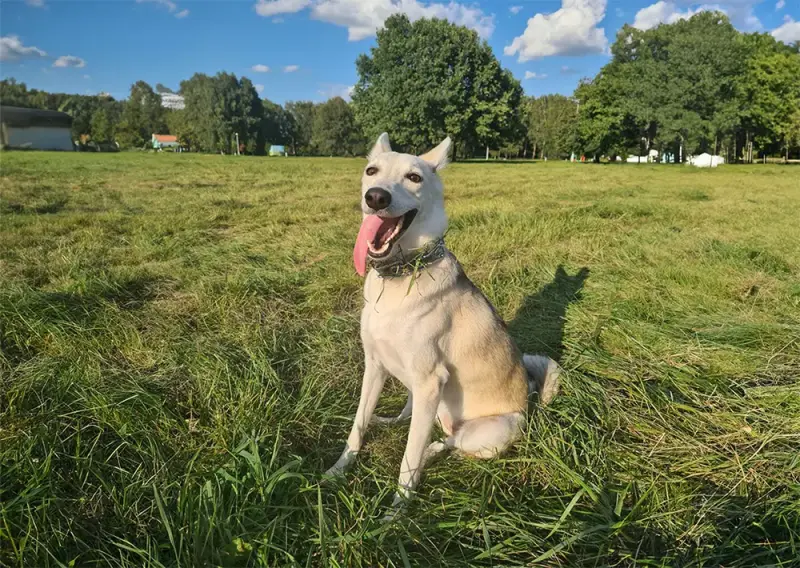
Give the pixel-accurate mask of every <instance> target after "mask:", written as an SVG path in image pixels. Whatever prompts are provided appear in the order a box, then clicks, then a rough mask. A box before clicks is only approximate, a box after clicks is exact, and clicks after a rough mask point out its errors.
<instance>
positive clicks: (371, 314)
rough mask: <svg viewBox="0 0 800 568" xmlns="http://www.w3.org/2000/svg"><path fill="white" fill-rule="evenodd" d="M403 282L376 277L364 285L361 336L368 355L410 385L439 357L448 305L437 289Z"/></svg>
mask: <svg viewBox="0 0 800 568" xmlns="http://www.w3.org/2000/svg"><path fill="white" fill-rule="evenodd" d="M418 284H420V283H415V284H414V286H411V287H409V285H408V282H405V281H403V280H398V281H392V280H382V279H380V278H377V277H374V278H372V279H370V280H368V282H367V285H366V286H365V290H364V292H365V294H364V296H365V304H364V310H363V312H362V314H361V337H362V340H363V343H364V349H365V351H366V353H367V356H372V357H375V358H377V359H378V360H379V361H380V363H381V364H382V365H383V366H384V367H385V368H386V370H387V371H389V373H391V374H392V375H393V376H395V377H396V378H398V379H399V380H400V381H402V382H403V383H405V384H406V386H409V382H410V381H411V380H412V379H413V377H414V376H415V375H419V374H424V373H425V372H426V370H425V369H426V367H428V366H429V365H431V364H432V361H434V360H435V359H436V358H437V352H438V350H439V348H440V345H441V343H442V342H441V339H442V338H443V336H444V335H445V334H446V333H447V331H448V326H449V321H450V318H449V313H448V309H447V303H448V302H447V301H446V299H445V298H444V297H443V296H446V292H443V290H442V287H441V284H442V282H441V281H439V282H438V285H437V287H436V289H433V288H431V287H430V286H425V285H424V284H421V285H420V287H419V288H416V286H417V285H418Z"/></svg>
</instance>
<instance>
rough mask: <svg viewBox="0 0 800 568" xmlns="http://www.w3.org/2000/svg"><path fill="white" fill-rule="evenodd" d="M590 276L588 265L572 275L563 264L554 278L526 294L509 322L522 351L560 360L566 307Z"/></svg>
mask: <svg viewBox="0 0 800 568" xmlns="http://www.w3.org/2000/svg"><path fill="white" fill-rule="evenodd" d="M588 277H589V269H588V268H587V267H583V268H581V269H580V270H579V271H578V272H577V273H576V274H574V275H572V276H570V275H569V274H568V273H567V271H566V270H565V269H564V266H563V265H562V266H559V267H558V268H557V269H556V274H555V277H554V278H553V281H552V282H550V283H548V284H546V285H545V286H544V287H543V288H542V289H541V290H539V292H537V293H536V294H533V295H531V296H528V297H526V298H525V300H524V301H523V303H522V306H520V308H519V310H517V313H516V315H515V316H514V319H513V320H511V321H510V322H509V323H508V332H509V334H510V335H511V337H513V338H514V341H516V343H517V345H518V346H519V347H520V349H521V350H522V351H523V353H534V354H539V355H547V356H548V357H550V358H551V359H554V360H555V361H557V362H561V357H562V355H563V351H564V324H565V322H566V314H567V307H568V306H569V305H570V304H571V303H573V302H577V301H578V300H580V299H581V291H582V290H583V285H584V283H585V282H586V279H587V278H588Z"/></svg>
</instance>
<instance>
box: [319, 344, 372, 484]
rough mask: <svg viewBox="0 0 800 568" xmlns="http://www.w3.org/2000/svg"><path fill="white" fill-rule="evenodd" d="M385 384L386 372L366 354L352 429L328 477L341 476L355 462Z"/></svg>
mask: <svg viewBox="0 0 800 568" xmlns="http://www.w3.org/2000/svg"><path fill="white" fill-rule="evenodd" d="M385 382H386V370H385V369H384V368H383V365H381V364H380V363H379V362H378V361H377V360H375V358H374V357H371V356H370V355H369V354H367V355H366V356H365V358H364V379H363V380H362V382H361V399H360V400H359V401H358V410H357V411H356V418H355V420H353V428H352V429H351V430H350V436H348V438H347V444H346V445H345V447H344V451H343V452H342V455H341V456H340V457H339V459H338V460H337V462H336V463H335V464H333V467H331V468H330V469H329V470H328V471H327V472H326V473H327V474H328V475H341V474H342V473H344V471H345V470H346V469H347V468H348V467H349V466H350V465H351V464H352V463H353V462H354V461H355V459H356V455H357V454H358V452H359V451H360V450H361V445H362V444H363V443H364V434H365V433H366V431H367V426H369V423H370V420H371V419H372V413H373V412H375V406H377V404H378V397H380V395H381V391H382V390H383V384H384V383H385Z"/></svg>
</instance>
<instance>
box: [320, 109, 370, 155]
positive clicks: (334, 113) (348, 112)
mask: <svg viewBox="0 0 800 568" xmlns="http://www.w3.org/2000/svg"><path fill="white" fill-rule="evenodd" d="M311 143H312V144H313V146H314V148H315V149H316V150H317V152H318V153H319V154H321V155H323V156H356V155H361V154H363V153H364V149H365V139H364V135H363V133H362V132H361V129H360V128H359V127H358V125H357V124H356V121H355V115H354V113H353V109H352V108H351V107H350V105H349V104H347V102H345V100H344V99H342V98H341V97H334V98H332V99H330V100H328V101H326V102H324V103H322V104H320V105H319V106H318V107H317V109H316V112H315V115H314V134H313V138H312V141H311Z"/></svg>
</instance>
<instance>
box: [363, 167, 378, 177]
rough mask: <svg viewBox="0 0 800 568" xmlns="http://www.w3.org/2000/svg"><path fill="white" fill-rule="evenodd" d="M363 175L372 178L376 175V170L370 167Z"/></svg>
mask: <svg viewBox="0 0 800 568" xmlns="http://www.w3.org/2000/svg"><path fill="white" fill-rule="evenodd" d="M365 173H366V174H367V175H368V176H374V175H375V174H377V173H378V168H376V167H375V166H370V167H368V168H367V171H366V172H365Z"/></svg>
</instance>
